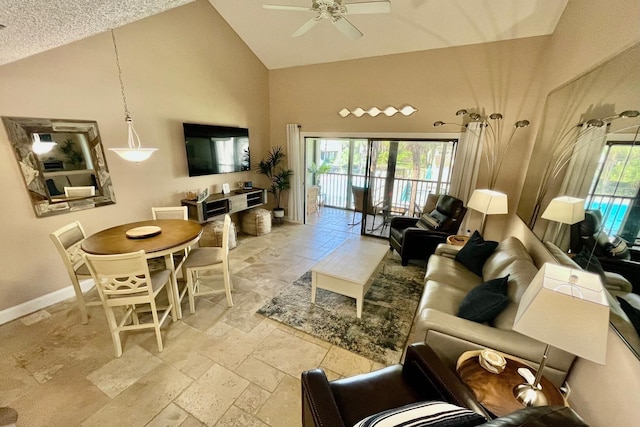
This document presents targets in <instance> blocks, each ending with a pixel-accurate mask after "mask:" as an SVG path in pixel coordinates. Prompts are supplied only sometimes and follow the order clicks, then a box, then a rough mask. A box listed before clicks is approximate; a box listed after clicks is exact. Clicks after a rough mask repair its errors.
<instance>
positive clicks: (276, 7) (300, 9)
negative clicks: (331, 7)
mask: <svg viewBox="0 0 640 427" xmlns="http://www.w3.org/2000/svg"><path fill="white" fill-rule="evenodd" d="M262 7H263V8H264V9H272V10H293V11H296V12H315V10H313V9H312V8H310V7H302V6H281V5H277V4H263V5H262Z"/></svg>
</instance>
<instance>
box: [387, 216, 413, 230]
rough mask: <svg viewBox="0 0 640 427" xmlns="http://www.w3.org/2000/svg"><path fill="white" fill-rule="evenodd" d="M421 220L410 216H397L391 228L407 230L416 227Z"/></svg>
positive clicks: (393, 219)
mask: <svg viewBox="0 0 640 427" xmlns="http://www.w3.org/2000/svg"><path fill="white" fill-rule="evenodd" d="M418 219H419V218H414V217H410V216H396V217H393V218H391V224H390V225H391V228H397V229H399V230H404V229H405V228H409V227H415V226H416V224H417V223H418Z"/></svg>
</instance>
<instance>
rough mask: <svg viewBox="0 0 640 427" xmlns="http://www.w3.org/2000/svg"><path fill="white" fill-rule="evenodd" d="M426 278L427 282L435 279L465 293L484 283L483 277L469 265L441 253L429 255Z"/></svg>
mask: <svg viewBox="0 0 640 427" xmlns="http://www.w3.org/2000/svg"><path fill="white" fill-rule="evenodd" d="M424 278H425V282H427V281H429V280H433V281H436V282H440V283H446V284H447V285H448V286H451V287H455V288H457V289H461V290H463V291H464V295H466V294H468V293H469V291H471V289H473V288H475V287H476V286H478V285H479V284H480V283H482V278H480V277H478V276H477V275H476V274H473V273H472V272H470V271H469V270H468V269H467V267H465V266H464V265H462V264H460V263H459V262H458V261H456V260H455V259H453V258H449V257H446V256H440V255H431V256H430V257H429V262H428V263H427V272H426V273H425V275H424Z"/></svg>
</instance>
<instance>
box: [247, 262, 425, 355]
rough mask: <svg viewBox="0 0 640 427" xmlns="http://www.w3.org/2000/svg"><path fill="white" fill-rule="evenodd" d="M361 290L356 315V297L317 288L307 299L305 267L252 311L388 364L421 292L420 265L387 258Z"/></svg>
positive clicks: (308, 286) (401, 344)
mask: <svg viewBox="0 0 640 427" xmlns="http://www.w3.org/2000/svg"><path fill="white" fill-rule="evenodd" d="M385 262H386V265H385V267H384V268H383V269H382V270H381V272H380V273H378V275H377V276H376V277H375V279H374V280H373V283H372V285H371V288H370V289H369V292H367V294H366V295H365V298H364V304H363V309H362V318H361V319H358V318H357V317H356V301H355V299H353V298H349V297H345V296H342V295H339V294H336V293H334V292H330V291H326V290H324V289H318V292H317V295H316V304H315V305H312V304H311V272H310V271H307V272H306V273H305V274H303V275H302V276H301V277H300V278H299V279H297V280H296V281H295V282H293V283H292V284H290V285H289V286H287V287H286V288H285V289H283V290H282V291H281V292H280V294H278V295H277V296H276V297H274V298H272V299H271V301H269V302H267V303H266V304H265V305H264V306H262V307H261V308H260V309H259V310H258V313H260V314H262V315H264V316H267V317H269V318H271V319H274V320H276V321H278V322H281V323H284V324H285V325H289V326H291V327H293V328H295V329H299V330H301V331H304V332H306V333H308V334H310V335H313V336H315V337H317V338H321V339H323V340H325V341H328V342H330V343H332V344H335V345H337V346H339V347H342V348H344V349H347V350H349V351H353V352H354V353H358V354H360V355H362V356H365V357H367V358H369V359H371V360H375V361H377V362H381V363H384V364H385V365H392V364H394V363H398V362H399V361H400V357H401V356H402V351H403V350H404V347H405V345H406V341H407V337H408V335H409V331H410V329H411V323H412V322H413V318H414V315H415V311H416V308H417V306H418V301H419V300H420V295H421V293H422V288H423V284H422V278H423V275H424V271H423V269H422V268H419V267H416V266H411V265H410V266H408V267H404V268H403V267H401V266H400V263H399V262H398V261H395V260H391V259H387V260H386V261H385Z"/></svg>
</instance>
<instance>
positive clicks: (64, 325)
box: [0, 209, 395, 427]
mask: <svg viewBox="0 0 640 427" xmlns="http://www.w3.org/2000/svg"><path fill="white" fill-rule="evenodd" d="M350 219H351V213H350V212H347V211H340V210H332V209H324V210H323V212H322V216H321V217H320V218H318V217H316V218H315V219H314V220H313V222H314V223H315V225H313V226H310V225H295V224H284V225H282V226H274V227H273V229H272V232H271V233H270V234H267V235H264V236H260V237H247V236H242V235H241V236H240V243H239V245H238V247H237V248H235V249H233V250H232V251H231V266H232V278H233V282H234V285H235V289H236V290H235V292H234V295H233V299H234V303H235V305H234V307H233V308H228V307H227V306H226V301H225V298H224V295H213V296H208V297H200V298H197V303H196V313H195V314H189V311H188V302H187V301H186V299H185V301H183V309H184V311H185V315H184V317H183V319H182V320H181V321H178V322H176V323H169V324H168V325H165V327H164V328H163V340H164V345H165V349H164V351H163V352H162V353H159V352H158V349H157V347H156V342H155V338H154V334H153V333H152V332H150V331H140V332H133V333H132V332H129V333H123V335H122V337H123V346H124V354H123V355H122V357H121V358H119V359H116V358H114V355H113V346H112V342H111V338H110V336H109V333H108V331H107V326H106V320H105V318H104V313H103V311H102V308H101V307H89V310H90V312H89V313H90V320H89V324H88V325H81V324H80V322H79V315H78V313H77V310H76V309H75V307H74V305H73V302H72V301H65V302H62V303H59V304H56V305H54V306H51V307H48V308H47V309H45V310H41V311H39V312H37V313H33V314H31V315H29V316H27V317H24V318H22V319H18V320H15V321H13V322H10V323H7V324H4V325H2V326H0V343H1V345H0V378H1V380H0V406H10V407H12V408H14V409H16V410H17V411H18V413H19V419H18V424H17V425H18V426H29V427H36V426H48V427H49V426H65V427H67V426H76V425H80V426H105V425H118V426H125V425H127V426H128V425H131V426H154V427H155V426H182V427H192V426H205V425H206V426H218V427H222V426H274V427H275V426H287V427H292V426H298V425H300V412H301V409H300V383H299V375H300V373H301V372H302V371H304V370H306V369H311V368H315V367H318V366H320V367H323V368H324V369H325V370H326V371H327V373H328V375H329V377H330V379H334V378H339V377H343V376H351V375H354V374H358V373H363V372H368V371H371V370H375V369H379V368H380V367H381V365H380V364H378V363H375V362H373V361H371V360H368V359H365V358H363V357H361V356H358V355H356V354H353V353H350V352H348V351H346V350H343V349H341V348H339V347H336V346H333V345H331V344H329V343H327V342H324V341H321V340H318V339H316V338H314V337H312V336H309V335H306V334H304V333H301V332H298V331H296V330H294V329H291V328H289V327H287V326H284V325H281V324H279V323H277V322H274V321H272V320H269V319H267V318H265V317H263V316H261V315H258V314H255V312H256V310H257V309H258V308H259V307H261V306H262V305H263V304H264V302H265V301H266V300H267V299H268V298H271V297H273V296H274V295H276V294H277V293H278V292H279V291H280V290H281V289H282V288H283V287H285V286H286V285H287V284H289V283H290V282H292V281H293V280H295V279H297V278H298V277H299V276H300V275H302V274H303V273H304V272H306V271H307V270H309V269H310V268H311V267H312V266H313V265H314V264H315V263H316V262H317V260H319V259H320V258H321V257H322V256H324V255H325V254H326V253H327V252H329V251H331V250H332V249H333V248H335V247H336V246H337V245H339V244H340V243H342V242H343V241H344V240H345V239H346V238H349V237H355V238H359V237H357V234H358V233H359V227H357V226H356V227H349V226H347V223H348V222H350ZM379 241H380V243H381V244H386V242H385V241H384V240H379ZM394 255H395V254H394ZM394 255H389V256H394ZM185 302H186V303H187V304H184V303H185ZM354 310H355V302H354Z"/></svg>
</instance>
